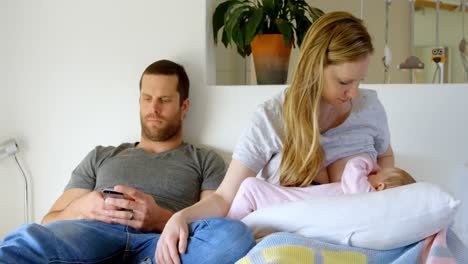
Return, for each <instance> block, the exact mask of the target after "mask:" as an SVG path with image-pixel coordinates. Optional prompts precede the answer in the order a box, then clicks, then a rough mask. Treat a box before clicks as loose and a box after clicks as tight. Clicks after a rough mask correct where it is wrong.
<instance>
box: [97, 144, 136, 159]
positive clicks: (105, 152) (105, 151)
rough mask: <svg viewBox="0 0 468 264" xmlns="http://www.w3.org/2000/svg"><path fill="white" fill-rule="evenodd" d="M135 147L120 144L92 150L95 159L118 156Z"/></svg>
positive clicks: (101, 146) (100, 146)
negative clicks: (94, 153)
mask: <svg viewBox="0 0 468 264" xmlns="http://www.w3.org/2000/svg"><path fill="white" fill-rule="evenodd" d="M133 147H135V143H121V144H120V145H118V146H103V145H98V146H96V147H95V148H94V151H95V152H96V156H97V157H109V156H115V155H118V154H120V153H121V152H123V151H125V150H127V149H129V148H133Z"/></svg>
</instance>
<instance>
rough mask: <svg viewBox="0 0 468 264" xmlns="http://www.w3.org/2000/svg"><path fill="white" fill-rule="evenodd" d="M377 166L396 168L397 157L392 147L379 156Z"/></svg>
mask: <svg viewBox="0 0 468 264" xmlns="http://www.w3.org/2000/svg"><path fill="white" fill-rule="evenodd" d="M377 164H378V165H379V167H380V168H393V167H395V156H394V155H393V149H392V146H391V145H388V148H387V150H386V151H385V152H384V153H382V154H380V155H378V156H377Z"/></svg>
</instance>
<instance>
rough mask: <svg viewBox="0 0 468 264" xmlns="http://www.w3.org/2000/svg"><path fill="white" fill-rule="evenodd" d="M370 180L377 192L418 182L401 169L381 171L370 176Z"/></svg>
mask: <svg viewBox="0 0 468 264" xmlns="http://www.w3.org/2000/svg"><path fill="white" fill-rule="evenodd" d="M368 180H369V183H370V184H371V185H372V186H373V187H374V188H375V189H376V190H377V191H382V190H385V189H389V188H394V187H398V186H402V185H407V184H411V183H415V182H416V181H415V180H414V179H413V177H411V175H409V173H408V172H406V171H404V170H402V169H400V168H384V169H381V170H379V171H377V172H375V173H373V174H370V175H369V177H368Z"/></svg>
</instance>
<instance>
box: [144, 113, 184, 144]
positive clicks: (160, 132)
mask: <svg viewBox="0 0 468 264" xmlns="http://www.w3.org/2000/svg"><path fill="white" fill-rule="evenodd" d="M161 119H162V118H161ZM163 120H164V121H167V120H166V119H163ZM140 122H141V133H142V135H143V136H144V137H145V138H147V139H149V140H151V141H155V142H159V141H167V140H169V139H171V138H172V137H174V136H175V135H176V134H177V133H179V131H180V130H181V126H182V122H181V120H180V119H178V118H176V119H174V120H173V121H172V122H168V123H167V125H166V126H163V127H155V126H151V127H150V126H147V125H146V123H145V120H144V118H143V117H140Z"/></svg>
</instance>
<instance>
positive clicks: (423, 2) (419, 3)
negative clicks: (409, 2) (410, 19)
mask: <svg viewBox="0 0 468 264" xmlns="http://www.w3.org/2000/svg"><path fill="white" fill-rule="evenodd" d="M436 5H437V4H436V2H434V1H427V0H416V1H415V2H414V7H415V8H423V7H429V8H434V9H435V8H436ZM457 7H458V5H454V4H446V3H443V2H442V1H441V2H440V10H448V11H453V10H455V9H457ZM465 11H467V10H465Z"/></svg>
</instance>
